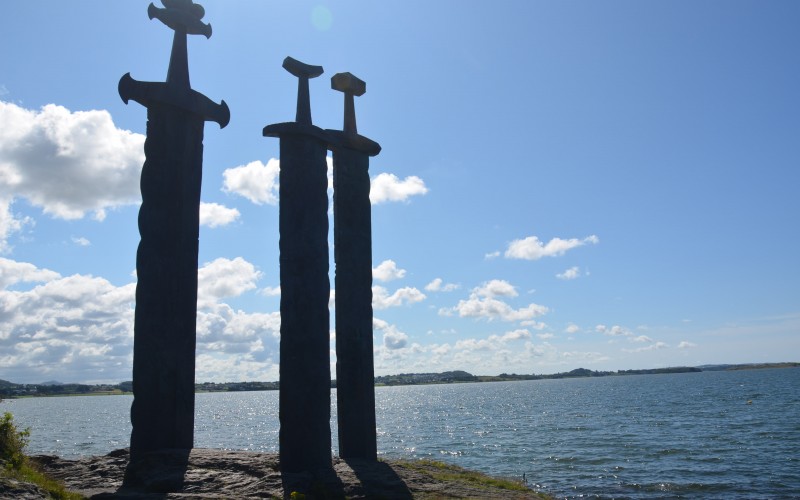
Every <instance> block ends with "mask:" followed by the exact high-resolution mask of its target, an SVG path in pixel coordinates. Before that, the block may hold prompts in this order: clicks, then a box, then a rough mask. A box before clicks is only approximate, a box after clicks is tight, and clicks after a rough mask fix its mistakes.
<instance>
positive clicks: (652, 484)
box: [0, 368, 800, 498]
mask: <svg viewBox="0 0 800 500" xmlns="http://www.w3.org/2000/svg"><path fill="white" fill-rule="evenodd" d="M375 396H376V416H377V426H378V450H379V453H380V454H381V455H382V456H386V457H391V458H433V459H437V460H444V461H448V462H451V463H455V464H457V465H460V466H463V467H467V468H470V469H475V470H480V471H483V472H487V473H489V474H494V475H500V476H506V477H515V478H521V477H522V476H523V474H524V475H525V478H526V480H527V481H528V483H529V484H530V485H531V486H532V487H533V488H534V489H536V490H539V491H544V492H547V493H550V494H552V495H554V496H557V497H576V498H577V497H584V498H586V497H589V498H681V497H683V498H701V497H702V498H793V497H797V498H800V368H785V369H771V370H747V371H733V372H703V373H685V374H665V375H633V376H619V377H602V378H581V379H561V380H537V381H523V382H498V383H481V384H453V385H427V386H404V387H379V388H376V391H375ZM131 401H132V398H131V396H76V397H65V398H29V399H18V400H5V401H3V402H2V403H0V411H10V412H11V413H13V414H14V418H15V420H16V422H17V424H18V425H19V426H20V427H30V428H31V438H30V445H29V453H32V454H55V455H60V456H63V457H76V456H83V455H97V454H104V453H107V452H109V451H111V450H113V449H116V448H121V447H125V446H127V444H128V440H129V437H130V423H129V417H128V415H129V411H130V404H131ZM335 401H336V397H335V391H334V392H333V393H332V402H333V407H332V409H331V415H332V420H331V428H332V431H333V447H334V453H336V451H337V450H336V407H335ZM195 420H196V422H195V445H196V446H197V447H203V448H224V449H239V450H252V451H266V452H277V451H278V393H277V392H274V391H272V392H270V391H267V392H229V393H212V394H198V395H197V399H196V419H195Z"/></svg>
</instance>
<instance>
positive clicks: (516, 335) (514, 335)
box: [500, 328, 531, 342]
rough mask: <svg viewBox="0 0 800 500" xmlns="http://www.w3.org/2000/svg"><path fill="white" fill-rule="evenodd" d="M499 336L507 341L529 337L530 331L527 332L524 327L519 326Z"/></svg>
mask: <svg viewBox="0 0 800 500" xmlns="http://www.w3.org/2000/svg"><path fill="white" fill-rule="evenodd" d="M500 338H501V339H502V340H503V341H504V342H507V341H510V340H522V339H529V338H531V332H529V331H528V330H525V329H524V328H521V329H519V330H513V331H510V332H506V333H504V334H503V336H502V337H500Z"/></svg>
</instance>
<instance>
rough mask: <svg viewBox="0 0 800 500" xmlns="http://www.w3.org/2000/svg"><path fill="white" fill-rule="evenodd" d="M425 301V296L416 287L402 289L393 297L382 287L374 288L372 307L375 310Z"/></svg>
mask: <svg viewBox="0 0 800 500" xmlns="http://www.w3.org/2000/svg"><path fill="white" fill-rule="evenodd" d="M423 300H425V294H424V293H422V292H420V291H419V290H418V289H416V288H414V287H408V286H407V287H403V288H400V289H398V290H396V291H395V292H394V293H393V294H391V295H390V294H389V292H388V291H387V290H386V289H385V288H384V287H382V286H373V287H372V307H373V308H375V309H387V308H389V307H399V306H402V305H410V304H415V303H417V302H422V301H423Z"/></svg>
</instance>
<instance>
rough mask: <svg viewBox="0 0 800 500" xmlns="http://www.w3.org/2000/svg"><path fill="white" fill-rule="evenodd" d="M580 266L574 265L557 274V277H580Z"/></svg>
mask: <svg viewBox="0 0 800 500" xmlns="http://www.w3.org/2000/svg"><path fill="white" fill-rule="evenodd" d="M580 271H581V270H580V268H579V267H578V266H573V267H570V268H569V269H567V270H566V271H564V272H563V273H559V274H556V278H558V279H560V280H574V279H576V278H578V277H580V275H581V272H580Z"/></svg>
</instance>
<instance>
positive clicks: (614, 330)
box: [594, 325, 633, 337]
mask: <svg viewBox="0 0 800 500" xmlns="http://www.w3.org/2000/svg"><path fill="white" fill-rule="evenodd" d="M594 329H595V331H596V332H598V333H602V334H603V335H609V336H611V337H618V336H621V335H622V336H626V337H630V336H632V335H633V332H631V331H630V330H628V329H627V328H625V327H622V326H619V325H614V326H612V327H610V328H609V327H607V326H606V325H597V326H595V327H594Z"/></svg>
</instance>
